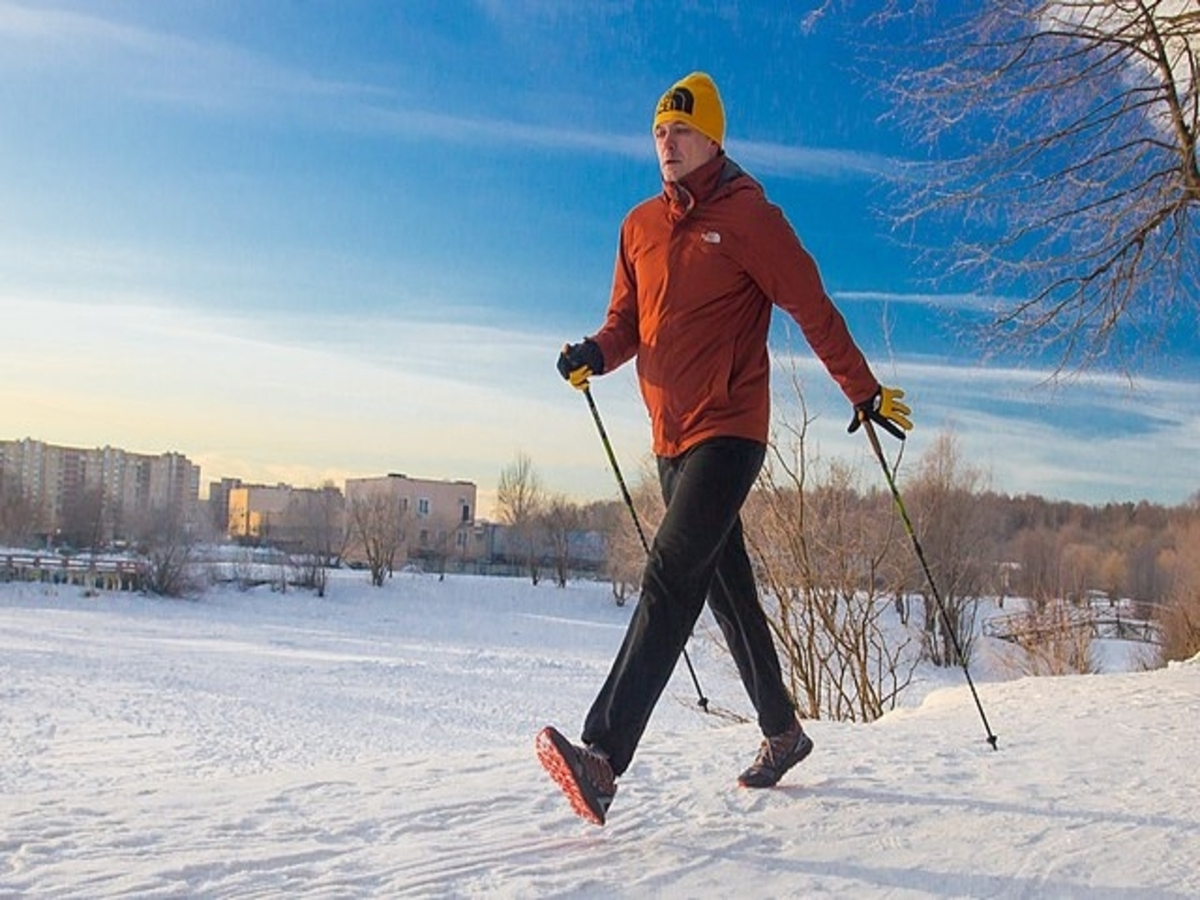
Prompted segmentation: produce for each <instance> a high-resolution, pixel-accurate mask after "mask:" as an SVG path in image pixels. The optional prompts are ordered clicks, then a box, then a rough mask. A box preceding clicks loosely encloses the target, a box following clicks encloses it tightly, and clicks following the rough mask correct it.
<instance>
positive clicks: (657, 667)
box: [583, 438, 795, 775]
mask: <svg viewBox="0 0 1200 900" xmlns="http://www.w3.org/2000/svg"><path fill="white" fill-rule="evenodd" d="M765 453H766V448H765V447H763V445H762V444H759V443H757V442H756V441H750V440H744V439H741V438H714V439H712V440H708V441H705V442H703V443H701V444H699V445H697V446H695V447H693V448H692V449H690V450H688V451H687V452H686V453H684V454H682V455H681V456H678V457H674V458H670V459H665V458H661V457H660V458H659V460H658V475H659V481H660V483H661V484H662V492H663V499H664V500H665V501H666V504H667V511H666V515H665V516H664V518H663V521H662V525H660V526H659V529H658V533H657V534H656V535H655V538H654V544H653V546H652V548H651V551H650V558H649V559H648V560H647V562H646V569H645V573H644V574H643V577H642V593H641V597H640V598H639V600H638V604H637V608H636V609H635V610H634V613H633V618H632V619H631V620H630V623H629V628H628V630H627V631H626V632H625V641H624V643H623V644H622V645H621V650H620V652H619V653H618V654H617V658H616V659H615V660H614V661H613V665H612V669H611V671H610V672H609V674H608V679H607V680H606V681H605V683H604V686H603V687H602V688H601V689H600V694H599V696H597V697H596V700H595V702H594V703H593V704H592V708H591V711H590V712H589V713H588V716H587V720H586V721H585V723H584V728H583V740H584V742H585V743H588V744H595V745H596V746H597V747H599V748H600V749H602V750H604V751H605V752H606V753H608V755H609V760H610V762H611V763H612V767H613V772H614V773H615V774H617V775H620V774H621V773H622V772H624V771H625V769H626V768H628V767H629V763H630V761H631V760H632V759H633V752H634V750H635V749H636V747H637V744H638V741H639V740H640V739H641V736H642V732H643V731H645V729H646V723H647V722H648V721H649V719H650V713H651V712H652V711H653V709H654V705H655V704H656V703H657V702H658V698H659V696H660V695H661V694H662V692H663V688H665V687H666V685H667V682H668V681H669V680H670V677H671V673H672V671H674V669H675V664H676V662H677V661H678V660H679V657H680V655H681V654H682V653H683V648H684V646H685V644H686V643H687V639H688V637H689V636H690V635H691V633H692V628H693V627H694V626H695V624H696V619H697V618H699V616H700V612H701V610H702V609H703V608H704V601H705V599H706V598H707V600H708V604H709V607H710V608H711V609H712V611H713V615H714V616H715V617H716V620H717V623H718V624H719V625H720V627H721V631H722V633H723V634H724V635H725V640H726V642H727V643H728V645H729V650H730V652H731V653H732V654H733V659H734V661H735V663H736V664H737V669H738V673H739V674H740V675H741V678H742V684H744V685H745V687H746V692H747V693H748V694H749V695H750V700H751V702H752V703H753V704H754V708H755V710H756V711H757V712H758V723H759V726H760V727H761V728H762V731H763V734H765V735H775V734H779V733H781V732H783V731H786V730H787V729H788V727H789V726H791V724H792V722H793V721H794V719H795V710H794V707H793V705H792V700H791V697H790V696H789V695H788V692H787V689H786V688H785V687H784V684H783V676H782V674H781V672H780V668H779V657H778V656H777V654H776V653H775V645H774V643H773V642H772V639H771V630H770V626H769V625H768V624H767V618H766V615H765V614H764V613H763V608H762V604H761V603H760V602H759V599H758V591H757V589H756V587H755V583H754V572H753V569H752V568H751V566H750V557H749V556H748V555H747V553H746V543H745V540H744V539H743V536H742V523H741V519H740V517H739V513H740V511H741V508H742V504H743V503H744V502H745V500H746V496H747V495H748V494H749V492H750V488H751V487H752V486H753V485H754V479H755V478H757V477H758V471H759V469H760V468H761V467H762V463H763V457H764V456H765Z"/></svg>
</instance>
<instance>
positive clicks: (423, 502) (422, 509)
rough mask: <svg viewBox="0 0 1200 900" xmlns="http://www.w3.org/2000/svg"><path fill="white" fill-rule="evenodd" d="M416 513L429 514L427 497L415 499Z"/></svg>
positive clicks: (419, 514)
mask: <svg viewBox="0 0 1200 900" xmlns="http://www.w3.org/2000/svg"><path fill="white" fill-rule="evenodd" d="M417 515H418V516H422V517H424V516H427V515H429V498H428V497H422V498H421V499H420V500H418V501H417Z"/></svg>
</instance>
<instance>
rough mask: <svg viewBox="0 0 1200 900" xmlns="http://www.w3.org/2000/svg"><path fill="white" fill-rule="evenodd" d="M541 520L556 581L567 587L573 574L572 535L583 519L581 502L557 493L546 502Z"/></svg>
mask: <svg viewBox="0 0 1200 900" xmlns="http://www.w3.org/2000/svg"><path fill="white" fill-rule="evenodd" d="M541 520H542V528H543V530H544V532H545V535H546V539H547V542H548V544H549V546H550V558H551V560H552V561H553V564H554V583H555V584H557V585H558V586H559V587H566V586H567V579H568V578H569V577H570V574H571V549H572V548H571V537H572V535H573V534H576V533H578V532H579V530H580V525H581V523H582V521H583V515H582V512H581V511H580V508H579V504H578V503H573V502H572V501H571V500H569V499H568V498H567V497H566V496H564V495H563V494H555V495H554V496H552V497H550V499H549V500H548V501H547V502H546V504H545V508H544V510H543V511H542V515H541Z"/></svg>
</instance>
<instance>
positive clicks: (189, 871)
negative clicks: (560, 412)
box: [0, 572, 1200, 900]
mask: <svg viewBox="0 0 1200 900" xmlns="http://www.w3.org/2000/svg"><path fill="white" fill-rule="evenodd" d="M629 615H630V608H629V607H626V608H618V607H616V606H615V605H614V604H613V603H612V602H611V599H610V596H609V593H608V589H607V587H606V586H604V585H583V584H580V585H573V586H571V587H570V588H568V589H565V590H560V589H557V588H555V587H553V586H549V585H546V586H540V587H537V588H534V587H532V586H531V585H530V584H528V582H526V581H521V580H500V579H480V578H466V577H460V578H454V577H451V578H448V579H447V580H446V581H444V582H440V581H438V580H437V578H435V577H432V576H421V575H398V576H397V577H396V578H395V579H394V580H393V581H391V582H389V583H388V584H387V586H386V587H384V588H383V589H378V590H377V589H373V588H371V587H370V586H369V585H367V584H366V583H365V578H364V577H363V576H362V574H361V573H349V572H347V573H337V575H336V577H335V579H334V580H333V581H332V583H331V588H330V593H329V596H328V597H327V598H326V599H324V600H319V599H316V598H315V597H313V596H312V595H311V594H308V593H305V592H300V591H289V592H288V593H286V594H280V593H277V592H272V591H271V590H270V589H269V588H260V589H257V590H254V591H250V592H239V591H238V590H236V589H235V588H224V589H219V590H218V589H214V590H213V591H211V592H210V593H208V594H207V595H205V596H204V597H203V598H201V599H200V600H198V601H167V600H159V599H153V598H146V597H141V596H136V595H133V596H131V595H117V594H107V595H101V596H99V597H94V598H87V597H84V596H83V595H82V592H81V591H80V590H79V589H78V588H70V587H61V586H60V587H53V586H47V585H18V584H8V585H0V812H2V814H0V896H2V897H5V898H9V897H14V898H15V897H22V898H26V897H55V898H65V897H79V898H101V897H138V898H143V897H188V898H193V897H211V898H230V897H238V898H240V897H262V898H268V897H269V898H278V897H305V898H308V897H328V898H335V897H336V898H354V897H538V898H540V897H700V898H728V897H732V896H738V897H742V898H758V897H806V898H807V897H846V898H882V897H887V898H956V897H980V898H983V897H988V898H991V897H1028V898H1063V897H1067V898H1076V897H1077V898H1089V900H1118V898H1119V900H1128V898H1147V900H1150V898H1154V900H1170V898H1185V897H1186V898H1197V897H1200V804H1198V802H1197V801H1198V799H1200V777H1198V776H1197V767H1196V754H1197V746H1198V741H1197V739H1198V738H1200V659H1198V660H1193V661H1192V662H1190V663H1186V664H1182V665H1174V666H1172V667H1170V668H1168V669H1165V670H1159V671H1155V672H1125V673H1112V674H1103V675H1092V676H1082V677H1066V678H1055V679H1048V678H1042V679H1018V680H1008V681H1002V680H996V679H995V678H994V677H993V676H991V675H990V674H988V673H987V672H983V673H980V674H979V675H978V676H977V684H978V687H979V690H980V695H981V697H982V700H983V704H984V708H985V711H986V712H987V715H988V719H989V721H990V723H991V726H992V729H993V730H994V731H995V732H996V734H997V735H998V736H999V751H998V752H994V751H993V750H992V749H991V748H990V747H989V746H988V745H987V743H986V742H985V740H984V731H983V728H982V725H981V723H980V721H979V718H978V714H977V712H976V710H975V707H974V704H973V703H972V700H971V697H970V694H969V692H968V691H967V690H966V688H965V687H964V686H963V682H962V678H961V672H958V673H955V672H948V673H938V678H939V679H940V682H941V685H944V686H939V684H938V681H937V680H929V679H926V680H924V681H923V682H922V684H921V685H920V686H919V687H918V688H917V689H916V690H915V692H914V695H913V696H911V697H909V698H908V700H907V702H906V704H905V707H904V708H903V709H900V710H897V711H895V712H893V713H891V714H889V715H887V716H885V717H884V718H883V719H882V720H880V721H879V722H876V723H874V724H871V725H854V724H841V723H833V722H814V723H812V724H811V727H810V729H809V730H810V732H811V734H812V735H813V738H814V740H815V742H816V751H815V752H814V753H813V755H812V756H811V757H810V758H809V760H808V761H807V762H805V763H804V764H803V765H802V766H800V767H799V768H798V769H797V770H795V771H794V772H793V773H791V774H790V775H789V776H788V777H787V779H785V781H784V783H783V784H782V785H781V786H780V787H779V788H776V789H774V790H769V791H759V792H754V791H747V790H740V789H738V788H737V786H736V784H735V780H734V779H735V777H736V775H737V773H738V772H739V771H740V770H741V769H742V768H743V767H744V766H745V765H746V764H747V763H748V762H749V761H750V759H751V758H752V757H753V755H754V753H755V751H756V749H757V746H758V741H759V735H758V734H757V731H756V729H755V727H754V726H753V725H736V724H729V723H727V722H725V721H722V720H720V719H717V718H715V717H709V716H704V715H703V714H701V713H700V712H699V711H698V710H697V709H696V706H695V693H694V691H693V689H692V686H691V682H690V681H689V680H688V679H687V675H686V671H685V670H683V669H682V667H681V670H680V672H677V673H676V680H675V682H674V683H673V684H672V685H671V686H670V687H669V688H668V691H667V694H666V695H665V696H664V699H663V702H662V703H661V704H660V706H659V708H658V710H657V712H656V714H655V718H654V719H653V720H652V721H651V724H650V729H649V731H648V733H647V736H646V739H645V741H644V742H643V744H642V747H641V749H640V751H639V754H638V756H637V757H636V759H635V760H634V764H633V766H632V767H631V769H630V770H629V772H627V773H626V775H625V777H624V778H623V779H622V781H621V783H620V790H619V791H618V794H617V798H616V801H615V803H614V805H613V808H612V810H611V811H610V817H609V824H608V825H607V826H606V827H605V828H603V829H600V828H596V827H594V826H592V825H588V824H586V823H584V822H582V821H580V820H579V819H577V818H575V816H574V815H573V814H572V813H571V812H570V810H569V808H568V806H567V804H566V802H565V801H564V800H563V798H562V797H561V795H560V794H559V793H558V792H557V790H556V789H555V788H554V787H553V785H552V784H551V783H550V781H549V780H548V779H547V778H546V776H545V775H544V774H543V773H542V771H541V769H540V768H539V767H538V765H537V762H536V760H535V758H534V754H533V737H534V734H535V733H536V731H537V730H538V728H540V727H541V726H542V725H543V724H546V723H554V724H556V725H558V726H559V727H560V728H562V729H563V730H564V732H565V733H567V734H568V735H571V736H574V735H576V734H577V733H578V729H579V726H580V723H581V721H582V717H583V715H584V712H585V711H586V709H587V706H588V704H589V702H590V701H591V698H592V695H593V693H594V692H595V690H596V689H597V688H598V687H599V684H600V682H601V680H602V678H603V677H604V674H605V673H606V671H607V666H608V662H609V660H610V658H611V656H612V655H613V653H614V652H615V649H616V647H617V645H618V643H619V641H620V639H621V636H622V631H623V628H624V624H625V622H626V621H627V619H628V617H629ZM690 652H691V654H692V658H693V661H694V662H695V663H696V667H697V669H698V671H699V674H700V677H701V681H702V683H703V686H704V688H705V691H706V693H707V694H708V695H709V697H711V698H712V702H713V703H714V704H718V705H721V706H724V707H729V708H733V709H736V710H738V711H739V712H743V713H745V712H748V711H749V710H748V707H747V704H746V701H745V699H744V697H743V695H742V693H741V689H740V687H739V686H738V685H737V683H736V680H735V678H734V676H733V674H732V671H731V668H730V666H729V664H728V663H727V661H726V660H725V658H724V657H723V656H722V655H721V654H720V652H719V651H717V650H716V649H715V648H714V647H713V646H712V645H711V644H709V643H707V642H706V641H704V640H702V639H698V640H694V641H693V642H692V644H691V647H690Z"/></svg>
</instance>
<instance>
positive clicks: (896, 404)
mask: <svg viewBox="0 0 1200 900" xmlns="http://www.w3.org/2000/svg"><path fill="white" fill-rule="evenodd" d="M903 396H904V391H902V390H900V388H889V387H883V386H882V385H880V386H879V387H878V388H877V389H876V391H875V393H874V394H872V395H871V399H870V400H864V401H863V402H862V403H858V404H856V405H855V407H854V418H853V419H851V420H850V427H849V429H847V430H848V431H849V432H850V433H851V434H853V433H854V432H856V431H858V426H860V425H861V424H862V423H863V422H864V421H865V420H866V419H870V420H871V421H872V422H874V423H875V424H876V425H879V426H880V427H882V428H886V429H887V431H888V433H889V434H892V435H894V436H895V437H898V438H899V439H900V440H904V437H905V435H904V432H905V431H912V427H913V425H912V420H911V419H909V418H908V417H909V415H910V414H911V413H912V410H911V409H909V408H908V407H907V406H906V405H905V404H903V403H901V402H900V398H901V397H903Z"/></svg>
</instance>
